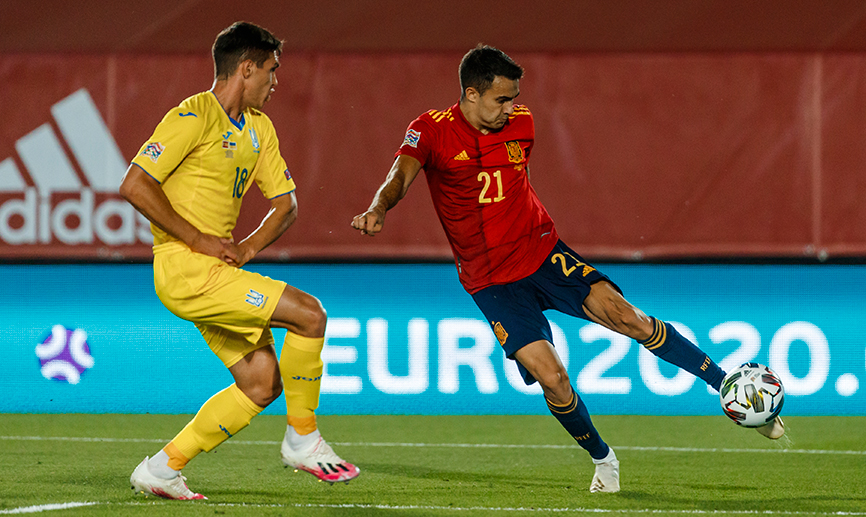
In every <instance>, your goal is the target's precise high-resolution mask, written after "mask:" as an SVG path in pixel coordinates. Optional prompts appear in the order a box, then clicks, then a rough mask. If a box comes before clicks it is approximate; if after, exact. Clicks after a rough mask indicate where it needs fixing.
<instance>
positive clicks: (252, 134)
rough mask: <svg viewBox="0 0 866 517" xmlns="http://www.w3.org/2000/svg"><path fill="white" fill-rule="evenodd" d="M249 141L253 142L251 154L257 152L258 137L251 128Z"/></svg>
mask: <svg viewBox="0 0 866 517" xmlns="http://www.w3.org/2000/svg"><path fill="white" fill-rule="evenodd" d="M250 140H252V142H253V152H254V153H257V152H259V137H258V135H256V130H255V129H253V128H250Z"/></svg>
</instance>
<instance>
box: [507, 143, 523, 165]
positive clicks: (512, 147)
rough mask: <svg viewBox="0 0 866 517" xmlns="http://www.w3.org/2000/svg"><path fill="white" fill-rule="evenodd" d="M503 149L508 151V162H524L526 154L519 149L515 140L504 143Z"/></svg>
mask: <svg viewBox="0 0 866 517" xmlns="http://www.w3.org/2000/svg"><path fill="white" fill-rule="evenodd" d="M505 149H506V150H507V151H508V161H509V162H511V163H523V162H524V161H526V154H524V152H523V148H522V147H520V142H518V141H517V140H512V141H511V142H505Z"/></svg>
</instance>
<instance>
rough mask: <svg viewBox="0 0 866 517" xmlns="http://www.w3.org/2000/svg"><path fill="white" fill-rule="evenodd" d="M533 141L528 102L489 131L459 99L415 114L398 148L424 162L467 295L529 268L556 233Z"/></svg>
mask: <svg viewBox="0 0 866 517" xmlns="http://www.w3.org/2000/svg"><path fill="white" fill-rule="evenodd" d="M534 141H535V125H534V123H533V121H532V114H531V113H530V112H529V109H528V108H526V107H525V106H519V105H515V106H514V113H513V114H512V115H511V116H509V117H508V122H507V123H506V124H505V126H503V127H502V129H500V130H499V131H497V132H495V133H492V132H491V133H490V134H487V135H485V134H484V133H482V132H481V131H479V130H477V129H475V128H474V127H472V125H471V124H469V122H467V121H466V118H465V117H464V116H463V113H462V112H461V111H460V107H459V105H458V104H455V105H454V106H451V108H449V109H447V110H445V111H436V110H431V111H428V112H427V113H425V114H423V115H421V116H420V117H418V118H417V119H415V120H414V121H412V123H411V124H409V129H408V130H407V132H406V138H405V140H404V141H403V145H402V146H401V147H400V149H399V150H398V151H397V155H400V154H406V155H409V156H412V157H413V158H415V159H417V160H418V161H419V162H421V165H422V166H423V167H424V172H425V174H426V176H427V185H428V187H429V188H430V195H431V197H432V198H433V206H434V207H435V208H436V213H437V214H438V216H439V221H440V222H441V223H442V227H443V228H444V229H445V235H446V236H447V237H448V242H449V244H450V245H451V251H452V252H453V253H454V262H455V264H456V266H457V271H458V273H459V276H460V282H461V283H462V284H463V287H464V289H466V291H468V292H469V293H470V294H473V293H476V292H478V291H480V290H481V289H484V288H485V287H488V286H491V285H495V284H507V283H511V282H515V281H517V280H520V279H521V278H525V277H527V276H529V275H531V274H532V273H534V272H535V271H536V270H537V269H538V268H539V267H540V266H541V264H542V263H543V262H544V260H545V259H546V258H547V255H548V254H549V253H550V251H551V250H552V249H553V247H554V246H555V245H556V243H557V241H558V240H559V236H558V235H557V233H556V229H555V228H554V226H553V220H552V219H551V218H550V215H549V214H548V213H547V210H546V209H545V208H544V206H543V205H542V204H541V201H539V200H538V196H537V195H536V193H535V190H534V189H533V188H532V186H531V185H530V184H529V176H528V174H527V165H528V163H529V155H530V153H531V151H532V145H533V142H534Z"/></svg>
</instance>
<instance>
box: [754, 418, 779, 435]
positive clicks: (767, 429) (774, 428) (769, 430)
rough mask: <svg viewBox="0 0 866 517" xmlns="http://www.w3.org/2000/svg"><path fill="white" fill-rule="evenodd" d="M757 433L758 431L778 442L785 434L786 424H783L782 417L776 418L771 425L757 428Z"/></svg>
mask: <svg viewBox="0 0 866 517" xmlns="http://www.w3.org/2000/svg"><path fill="white" fill-rule="evenodd" d="M755 431H758V432H759V433H761V434H762V435H764V436H766V437H767V438H769V439H771V440H778V439H779V438H781V437H782V436H783V435H784V434H785V423H784V422H782V419H781V418H780V417H776V418H774V419H773V421H772V422H770V423H769V424H764V425H762V426H761V427H756V428H755Z"/></svg>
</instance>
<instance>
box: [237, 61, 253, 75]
mask: <svg viewBox="0 0 866 517" xmlns="http://www.w3.org/2000/svg"><path fill="white" fill-rule="evenodd" d="M238 67H239V68H240V69H241V76H243V78H244V79H249V78H250V76H251V75H253V72H254V71H255V69H256V63H255V62H254V61H253V60H252V59H244V60H243V61H241V64H240V65H238Z"/></svg>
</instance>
